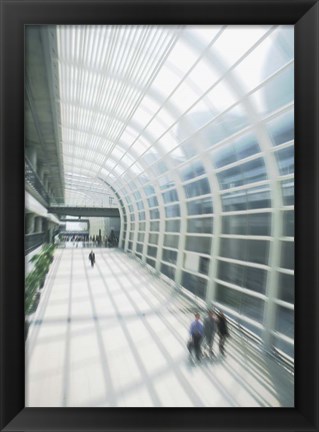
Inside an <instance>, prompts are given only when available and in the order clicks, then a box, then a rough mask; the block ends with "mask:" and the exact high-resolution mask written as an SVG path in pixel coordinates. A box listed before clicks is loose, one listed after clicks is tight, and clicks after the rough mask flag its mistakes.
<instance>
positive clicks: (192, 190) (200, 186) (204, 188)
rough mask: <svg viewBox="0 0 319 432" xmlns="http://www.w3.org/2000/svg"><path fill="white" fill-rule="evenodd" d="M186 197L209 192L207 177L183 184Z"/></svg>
mask: <svg viewBox="0 0 319 432" xmlns="http://www.w3.org/2000/svg"><path fill="white" fill-rule="evenodd" d="M184 189H185V195H186V198H193V197H195V196H200V195H207V194H209V193H210V192H211V189H210V186H209V182H208V179H207V178H204V179H201V180H198V181H195V182H193V183H190V184H188V185H185V186H184Z"/></svg>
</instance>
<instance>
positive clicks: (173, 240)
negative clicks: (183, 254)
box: [164, 234, 179, 249]
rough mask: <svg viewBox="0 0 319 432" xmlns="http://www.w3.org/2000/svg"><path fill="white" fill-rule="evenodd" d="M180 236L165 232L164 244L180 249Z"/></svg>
mask: <svg viewBox="0 0 319 432" xmlns="http://www.w3.org/2000/svg"><path fill="white" fill-rule="evenodd" d="M178 242H179V236H176V235H170V234H165V236H164V246H167V247H171V248H175V249H178Z"/></svg>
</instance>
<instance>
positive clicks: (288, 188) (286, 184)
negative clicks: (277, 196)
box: [281, 180, 295, 205]
mask: <svg viewBox="0 0 319 432" xmlns="http://www.w3.org/2000/svg"><path fill="white" fill-rule="evenodd" d="M281 190H282V195H283V201H284V205H294V203H295V191H294V181H293V180H285V181H282V182H281Z"/></svg>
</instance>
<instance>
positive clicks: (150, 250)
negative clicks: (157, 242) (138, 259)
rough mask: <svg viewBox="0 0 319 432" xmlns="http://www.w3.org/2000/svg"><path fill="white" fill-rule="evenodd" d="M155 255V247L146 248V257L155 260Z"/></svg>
mask: <svg viewBox="0 0 319 432" xmlns="http://www.w3.org/2000/svg"><path fill="white" fill-rule="evenodd" d="M156 254H157V247H155V246H148V247H147V255H149V256H152V257H155V258H156Z"/></svg>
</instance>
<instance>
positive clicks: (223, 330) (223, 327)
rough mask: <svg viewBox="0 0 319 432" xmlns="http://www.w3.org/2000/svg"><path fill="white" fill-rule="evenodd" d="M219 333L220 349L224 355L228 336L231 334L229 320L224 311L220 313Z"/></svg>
mask: <svg viewBox="0 0 319 432" xmlns="http://www.w3.org/2000/svg"><path fill="white" fill-rule="evenodd" d="M217 327H218V335H219V351H220V353H221V354H222V355H223V356H224V355H225V342H226V337H227V336H229V332H228V325H227V320H226V317H225V315H224V313H223V312H222V311H220V312H219V313H218V321H217Z"/></svg>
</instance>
